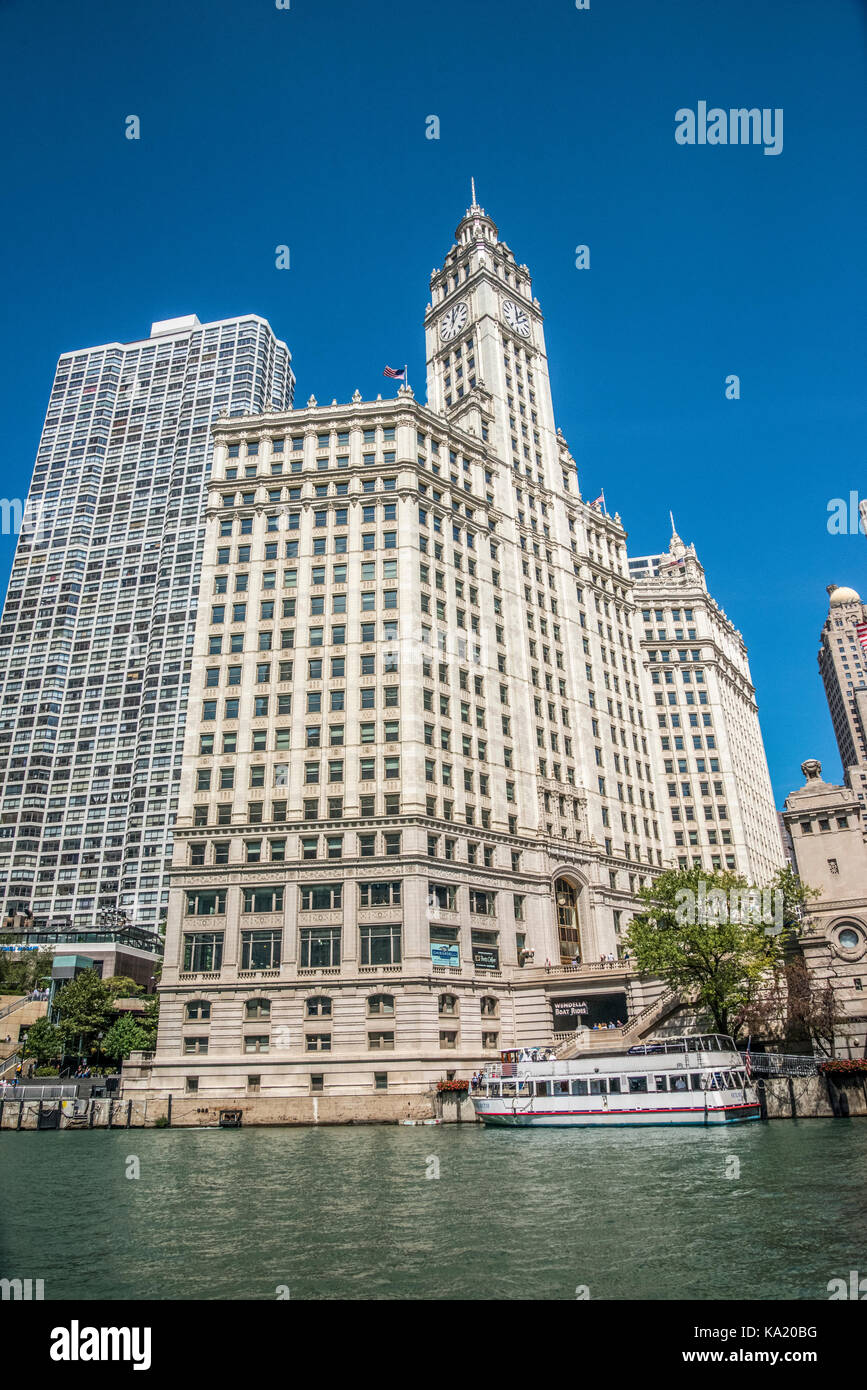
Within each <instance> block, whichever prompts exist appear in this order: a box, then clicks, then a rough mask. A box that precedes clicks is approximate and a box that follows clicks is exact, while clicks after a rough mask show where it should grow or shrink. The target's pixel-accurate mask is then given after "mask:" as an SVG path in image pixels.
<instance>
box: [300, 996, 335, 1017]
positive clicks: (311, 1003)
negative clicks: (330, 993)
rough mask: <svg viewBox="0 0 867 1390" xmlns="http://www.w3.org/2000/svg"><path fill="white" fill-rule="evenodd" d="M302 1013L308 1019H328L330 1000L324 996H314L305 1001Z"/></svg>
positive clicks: (329, 1015)
mask: <svg viewBox="0 0 867 1390" xmlns="http://www.w3.org/2000/svg"><path fill="white" fill-rule="evenodd" d="M304 1012H305V1013H306V1015H307V1017H308V1018H330V1017H331V1000H330V999H328V998H327V997H326V995H324V994H314V995H313V997H312V998H311V999H308V1000H307V1003H306V1005H305V1009H304Z"/></svg>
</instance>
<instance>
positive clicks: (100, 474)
mask: <svg viewBox="0 0 867 1390" xmlns="http://www.w3.org/2000/svg"><path fill="white" fill-rule="evenodd" d="M293 383H294V378H293V375H292V369H291V365H290V355H289V352H288V350H287V348H286V346H285V344H284V343H282V342H279V341H278V340H277V339H276V338H275V337H274V335H273V333H272V332H271V329H270V328H269V326H268V324H267V323H265V322H264V321H263V320H262V319H260V318H257V317H255V316H253V315H248V316H246V317H244V318H235V319H226V320H224V321H221V322H218V323H208V324H201V323H199V321H198V319H197V318H195V317H194V316H190V317H187V318H180V319H172V320H169V321H166V322H162V323H155V324H154V325H153V327H152V329H151V333H150V337H148V338H146V339H143V340H141V341H139V342H133V343H108V344H105V345H104V346H102V347H95V348H89V349H85V350H82V351H79V352H68V353H64V354H63V355H62V356H61V358H60V360H59V362H58V366H57V372H56V375H55V379H54V385H53V389H52V392H51V397H50V400H49V404H48V410H47V414H46V418H45V424H44V428H43V431H42V439H41V442H40V445H39V451H38V454H37V458H36V465H35V468H34V473H33V480H32V484H31V487H30V493H29V497H28V501H27V511H26V513H25V526H24V527H23V528H22V531H21V534H20V536H19V540H18V544H17V548H16V553H15V560H14V564H13V568H12V575H11V579H10V582H9V589H8V592H7V595H6V602H5V605H4V609H3V617H2V621H0V684H2V701H3V703H2V709H0V799H2V807H0V884H2V898H3V901H4V916H8V915H12V914H15V913H24V912H27V911H28V910H30V911H32V913H33V917H34V922H35V925H36V926H37V927H38V926H43V925H45V924H47V923H49V922H54V923H60V922H64V923H68V924H70V925H82V926H83V925H93V923H94V921H95V918H96V914H97V912H98V911H99V910H100V909H120V910H123V911H125V912H126V914H127V917H128V918H129V919H130V920H131V921H133V922H136V923H138V924H142V925H151V926H152V925H154V924H156V923H157V922H158V920H159V918H160V915H161V914H164V913H165V905H166V901H167V890H168V883H167V870H168V865H169V863H170V858H171V826H172V822H173V819H174V813H175V809H176V807H177V797H178V784H179V779H180V775H181V749H182V746H183V734H184V715H185V710H186V701H187V689H188V684H189V676H190V665H191V656H192V639H193V630H194V625H195V615H196V596H197V592H198V586H199V572H200V567H201V558H202V539H203V521H204V508H205V499H206V496H207V484H208V476H209V471H210V460H211V450H212V441H211V426H212V424H213V422H214V420H215V418H216V416H217V415H218V414H219V413H220V412H221V411H223V412H226V413H228V412H232V413H237V412H239V411H245V412H254V413H255V412H256V411H260V410H263V409H265V408H268V407H271V406H272V405H276V406H278V407H279V408H281V409H283V408H285V407H287V406H290V405H291V403H292V389H293Z"/></svg>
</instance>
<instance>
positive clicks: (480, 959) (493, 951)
mask: <svg viewBox="0 0 867 1390" xmlns="http://www.w3.org/2000/svg"><path fill="white" fill-rule="evenodd" d="M473 965H477V966H478V967H479V969H480V970H499V968H500V951H499V948H498V947H497V946H474V947H473Z"/></svg>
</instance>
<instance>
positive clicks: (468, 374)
mask: <svg viewBox="0 0 867 1390" xmlns="http://www.w3.org/2000/svg"><path fill="white" fill-rule="evenodd" d="M470 188H471V192H472V203H471V205H470V207H468V208H467V210H466V212H465V213H464V215H463V217H462V218H461V220H460V222H459V223H458V226H457V228H456V230H455V240H454V244H453V246H452V247H451V250H450V251H449V253H448V255H447V256H446V258H445V261H444V263H443V265H442V266H441V267H440V268H439V269H438V270H434V271H433V273H432V275H431V280H430V288H431V300H430V303H429V304H428V307H427V312H426V314H425V338H426V356H427V394H428V403H429V405H430V406H431V408H432V409H434V410H436V411H437V412H438V413H440V414H442V415H445V416H446V417H447V419H448V420H449V421H450V422H451V423H452V424H455V425H458V426H459V427H460V428H462V429H465V430H468V431H469V432H470V433H473V434H477V435H480V436H481V437H482V438H483V439H485V440H486V442H488V443H489V444H490V445H491V447H492V449H493V450H494V451H495V452H496V454H497V455H498V456H499V458H500V459H501V460H502V461H503V462H504V463H508V464H510V465H511V466H512V467H518V468H519V469H520V471H521V474H522V476H523V474H524V470H525V469H526V468H531V469H532V471H533V475H534V479H535V478H536V477H538V480H539V482H540V483H543V484H544V485H546V486H549V487H550V486H554V485H557V484H559V483H560V481H561V478H562V473H561V455H562V453H563V450H564V447H565V442H564V441H562V437H561V438H560V439H558V437H557V433H556V428H555V425H554V412H553V407H552V404H551V392H550V385H549V380H548V360H547V355H546V351H545V333H544V327H543V319H542V312H541V309H540V306H539V301H538V300H537V299H535V298H534V297H533V290H532V282H531V279H530V272H529V270H528V269H527V267H526V266H525V265H519V264H518V263H517V261H516V260H515V256H514V254H513V252H512V250H511V248H510V247H509V246H508V245H507V243H506V242H505V241H502V240H501V238H500V234H499V230H498V228H497V224H496V223H495V222H494V220H493V218H492V217H490V216H489V215H488V213H487V212H486V211H485V209H484V208H483V207H482V206H480V204H479V203H478V201H477V198H476V183H475V178H471V180H470Z"/></svg>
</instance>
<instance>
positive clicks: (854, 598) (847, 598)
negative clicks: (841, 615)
mask: <svg viewBox="0 0 867 1390" xmlns="http://www.w3.org/2000/svg"><path fill="white" fill-rule="evenodd" d="M860 602H861V596H860V594H856V592H855V590H854V589H847V588H846V586H845V584H844V585H841V586H840V587H839V588H837V589H832V590H831V607H832V608H836V607H837V605H838V604H840V603H860Z"/></svg>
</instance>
